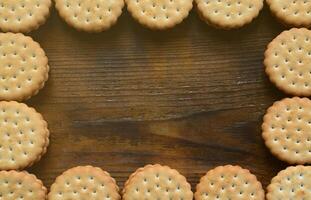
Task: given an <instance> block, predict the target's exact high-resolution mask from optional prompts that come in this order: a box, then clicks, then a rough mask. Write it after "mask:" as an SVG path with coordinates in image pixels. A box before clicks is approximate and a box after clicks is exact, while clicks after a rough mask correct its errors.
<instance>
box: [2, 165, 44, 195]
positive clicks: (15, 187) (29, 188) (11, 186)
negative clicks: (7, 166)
mask: <svg viewBox="0 0 311 200" xmlns="http://www.w3.org/2000/svg"><path fill="white" fill-rule="evenodd" d="M46 193H47V189H46V188H45V187H44V186H43V184H42V181H40V180H39V179H37V177H36V176H35V175H33V174H29V173H27V172H25V171H23V172H17V171H14V170H12V171H0V199H1V200H2V199H3V200H45V199H46Z"/></svg>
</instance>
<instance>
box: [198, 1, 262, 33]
mask: <svg viewBox="0 0 311 200" xmlns="http://www.w3.org/2000/svg"><path fill="white" fill-rule="evenodd" d="M195 1H196V4H197V9H198V11H199V14H200V16H201V18H202V19H203V20H204V21H206V22H207V23H208V24H210V25H213V26H216V27H218V28H222V29H233V28H240V27H242V26H244V25H246V24H249V23H250V22H251V21H253V19H254V18H256V17H257V16H258V14H259V12H260V10H261V9H262V8H263V0H195Z"/></svg>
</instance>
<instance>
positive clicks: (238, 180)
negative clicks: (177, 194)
mask: <svg viewBox="0 0 311 200" xmlns="http://www.w3.org/2000/svg"><path fill="white" fill-rule="evenodd" d="M195 199H196V200H215V199H223V200H227V199H230V200H264V199H265V192H264V190H263V188H262V186H261V183H260V182H259V181H258V180H257V178H256V176H255V175H253V174H251V173H250V172H249V170H247V169H243V168H241V167H240V166H232V165H226V166H219V167H216V168H215V169H212V170H210V171H209V172H207V174H206V175H205V176H203V177H202V178H201V180H200V183H199V184H198V185H197V188H196V193H195Z"/></svg>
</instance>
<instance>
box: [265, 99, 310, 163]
mask: <svg viewBox="0 0 311 200" xmlns="http://www.w3.org/2000/svg"><path fill="white" fill-rule="evenodd" d="M262 131H263V132H262V136H263V138H264V140H265V143H266V145H267V147H268V148H269V149H270V151H271V152H272V153H273V154H274V155H275V156H276V157H278V158H279V159H281V160H283V161H286V162H288V163H291V164H293V163H299V164H305V163H311V100H309V99H308V98H298V97H294V98H286V99H283V100H281V101H277V102H275V103H274V104H273V106H271V107H270V108H269V109H268V110H267V113H266V115H265V116H264V120H263V124H262Z"/></svg>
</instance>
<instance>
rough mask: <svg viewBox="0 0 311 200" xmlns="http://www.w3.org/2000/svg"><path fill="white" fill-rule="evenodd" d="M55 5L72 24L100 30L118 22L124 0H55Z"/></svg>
mask: <svg viewBox="0 0 311 200" xmlns="http://www.w3.org/2000/svg"><path fill="white" fill-rule="evenodd" d="M55 6H56V8H57V10H58V12H59V14H60V16H61V17H62V18H63V19H64V20H65V21H66V22H67V23H68V24H69V25H70V26H72V27H74V28H76V29H78V30H81V31H87V32H100V31H104V30H107V29H109V28H110V27H111V26H112V25H114V24H115V23H116V22H117V19H118V17H119V16H120V15H121V13H122V8H123V7H124V0H93V1H89V0H80V1H77V0H55Z"/></svg>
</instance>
